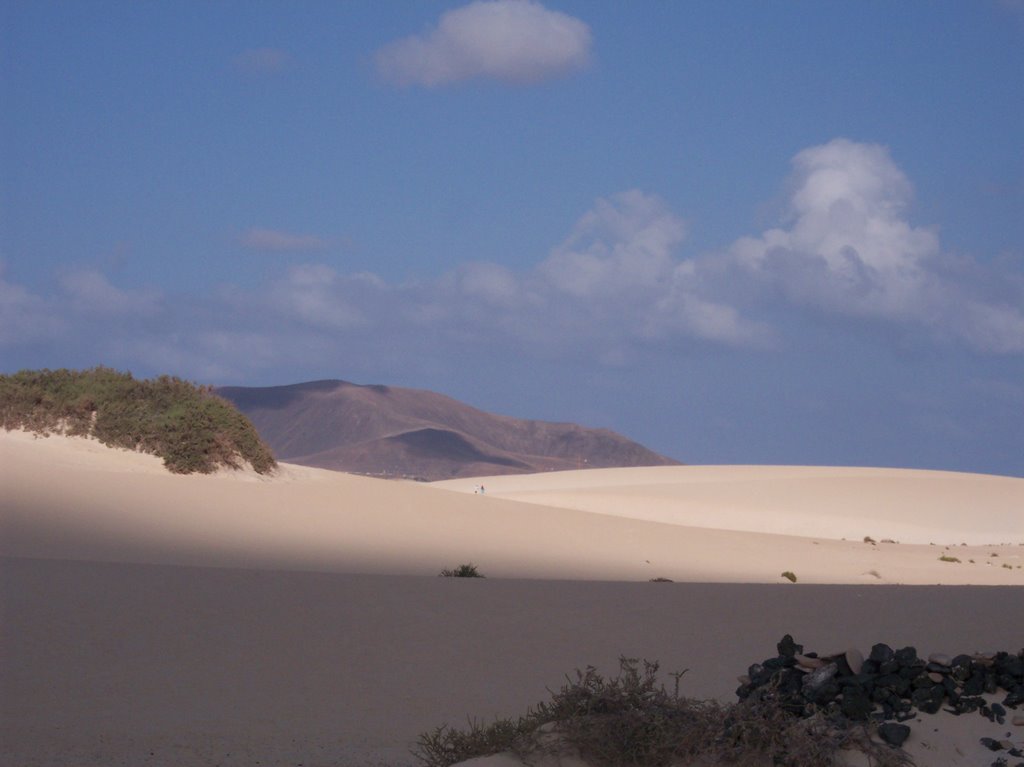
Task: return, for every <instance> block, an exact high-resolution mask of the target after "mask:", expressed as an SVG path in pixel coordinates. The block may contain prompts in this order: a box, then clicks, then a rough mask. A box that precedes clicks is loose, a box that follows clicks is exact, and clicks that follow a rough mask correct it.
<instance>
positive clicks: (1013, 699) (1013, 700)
mask: <svg viewBox="0 0 1024 767" xmlns="http://www.w3.org/2000/svg"><path fill="white" fill-rule="evenodd" d="M1022 703H1024V684H1022V685H1017V686H1016V687H1014V688H1013V689H1012V690H1010V694H1009V695H1007V696H1006V697H1005V698H1004V699H1003V705H1004V706H1009V707H1010V708H1017V706H1019V705H1021V704H1022Z"/></svg>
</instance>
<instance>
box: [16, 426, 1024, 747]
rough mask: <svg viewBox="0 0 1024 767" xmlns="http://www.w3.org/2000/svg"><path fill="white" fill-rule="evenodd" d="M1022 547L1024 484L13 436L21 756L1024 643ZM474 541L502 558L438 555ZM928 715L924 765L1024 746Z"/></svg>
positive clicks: (1020, 737) (271, 738)
mask: <svg viewBox="0 0 1024 767" xmlns="http://www.w3.org/2000/svg"><path fill="white" fill-rule="evenodd" d="M480 484H483V485H484V486H485V488H486V493H485V494H483V495H480V494H478V493H474V492H473V491H474V489H475V487H476V486H477V485H480ZM858 499H859V502H860V503H862V504H863V509H864V513H863V514H861V515H859V514H858ZM864 536H871V537H872V538H873V539H874V540H875V541H876V543H875V544H874V545H872V544H870V543H865V542H863V538H864ZM842 538H847V540H846V541H843V540H842ZM883 539H892V540H897V541H900V543H882V542H881V541H882V540H883ZM933 543H934V544H935V545H930V544H933ZM961 543H963V544H967V545H960V544H961ZM1021 544H1024V480H1021V479H1010V478H1000V477H987V476H980V475H958V474H949V473H940V472H900V471H894V470H870V469H817V468H785V467H666V468H665V469H630V470H601V471H585V472H564V473H558V474H545V475H534V476H529V477H504V478H487V479H482V480H470V481H466V480H460V481H458V482H453V483H437V484H434V485H422V484H416V483H399V482H385V481H380V480H372V479H366V478H361V477H355V476H350V475H345V474H338V473H333V472H327V471H320V470H315V469H306V468H303V467H296V466H285V467H283V468H282V471H281V472H280V473H279V475H278V476H277V477H275V478H273V479H269V480H268V479H263V478H259V477H257V476H255V475H252V474H245V473H231V474H227V473H222V474H218V475H214V476H207V477H196V476H189V477H180V476H172V475H170V474H168V473H167V472H165V471H164V470H163V468H162V466H161V462H160V461H159V460H158V459H156V458H153V457H151V456H142V455H138V454H134V453H129V452H126V451H115V450H110V449H108V448H105V447H103V446H101V445H99V444H97V443H95V442H91V441H88V440H82V439H70V438H64V437H50V438H45V439H40V438H35V437H32V436H30V435H26V434H23V433H6V432H0V557H2V558H0V765H3V767H6V766H7V765H11V766H12V767H13V766H14V765H23V766H24V767H31V766H32V765H83V766H84V765H113V764H118V765H207V764H211V765H212V764H223V765H252V764H262V765H299V764H302V765H305V766H306V767H309V766H311V765H324V766H326V765H349V764H351V765H373V764H389V765H392V764H393V765H402V764H408V763H410V762H411V759H410V757H409V755H408V750H409V748H410V747H411V746H412V745H413V743H414V742H415V739H416V736H417V735H418V734H419V733H420V732H422V731H424V730H427V729H430V728H432V727H435V726H437V725H439V724H441V723H444V722H450V723H453V724H461V723H463V722H465V720H466V718H467V717H468V716H473V717H476V718H480V719H483V720H487V719H489V718H491V717H493V716H496V715H503V716H507V715H514V714H518V713H521V712H522V711H523V710H524V709H525V707H526V706H528V705H530V704H531V703H534V702H536V701H538V700H541V699H544V698H545V697H546V696H547V693H546V688H549V687H551V688H555V687H558V686H559V685H560V683H561V682H562V680H563V677H564V675H565V674H566V673H569V672H571V671H572V670H573V669H575V668H580V667H583V666H586V665H588V664H593V665H597V666H598V667H599V668H601V669H602V670H603V671H607V672H614V671H615V669H616V668H617V658H618V657H619V656H620V655H626V656H632V657H641V658H648V659H652V660H659V661H660V662H661V663H662V666H663V668H664V669H665V670H666V671H669V670H675V669H683V668H689V669H690V671H689V672H688V673H687V674H686V675H685V677H684V691H685V692H686V693H687V694H689V695H693V696H695V697H714V698H719V699H721V700H730V699H731V698H732V696H733V691H734V689H735V687H736V677H737V676H738V675H739V674H742V673H744V671H745V669H746V667H747V666H748V665H749V664H751V663H753V662H755V661H758V660H761V659H763V658H765V657H768V656H770V655H773V654H774V652H775V643H776V642H777V641H778V639H779V638H780V637H781V636H782V635H783V634H785V633H791V634H793V635H794V636H795V637H796V639H797V641H799V642H802V643H803V644H804V645H806V646H807V648H808V649H815V650H818V651H821V652H829V651H840V650H843V649H846V648H847V647H859V648H861V649H862V650H864V651H867V650H868V649H869V648H870V646H871V645H872V644H873V643H875V642H887V643H889V644H891V645H893V646H894V647H898V646H903V645H908V644H911V645H915V646H917V647H918V649H919V650H920V651H921V652H922V653H925V654H927V653H929V652H946V653H959V652H973V651H985V650H1000V649H1005V650H1012V651H1017V650H1019V649H1020V648H1021V646H1024V619H1022V618H1021V616H1024V588H1021V587H1022V586H1024V567H1022V565H1024V545H1021ZM940 556H945V557H948V558H956V559H959V560H960V562H945V561H941V560H940ZM971 560H973V562H972V561H971ZM464 562H473V563H475V564H477V565H478V566H479V568H480V570H481V571H482V572H484V573H485V574H487V575H488V576H489V578H488V579H486V580H470V579H441V578H436V577H433V576H434V575H436V573H437V572H438V571H439V570H440V569H441V568H443V567H452V566H455V565H457V564H460V563H464ZM784 570H788V571H792V572H793V573H795V574H796V575H797V577H798V582H797V583H796V584H791V583H789V582H788V581H786V580H784V579H782V578H781V577H780V574H781V573H782V572H783V571H784ZM654 577H665V578H671V579H673V580H674V581H677V582H676V583H648V580H649V579H650V578H654ZM938 584H942V585H941V586H939V585H938ZM910 724H911V725H912V726H913V728H914V735H913V743H912V748H913V750H914V753H915V755H916V756H917V759H918V764H920V765H922V767H924V765H946V764H950V765H955V764H962V765H975V764H977V765H980V764H986V765H987V764H991V762H992V760H993V758H994V756H995V755H993V754H991V753H990V752H986V751H984V749H981V748H980V747H979V746H978V744H977V739H978V738H979V737H981V736H983V735H985V736H990V737H996V738H1002V737H1005V736H1006V733H1007V732H1008V731H1010V732H1011V735H1012V736H1013V739H1014V740H1016V741H1018V742H1020V741H1024V728H1021V727H1016V728H1014V727H1012V726H1011V725H1009V724H1008V725H1006V726H1004V727H1002V728H999V727H997V726H996V725H991V724H989V723H988V722H987V721H985V720H984V719H981V718H980V717H977V716H971V717H962V718H960V719H954V718H953V717H928V716H925V717H923V721H922V722H921V723H914V722H911V723H910ZM993 728H994V729H993ZM936 730H938V731H936ZM958 749H959V752H958ZM1010 764H1014V761H1013V760H1011V761H1010Z"/></svg>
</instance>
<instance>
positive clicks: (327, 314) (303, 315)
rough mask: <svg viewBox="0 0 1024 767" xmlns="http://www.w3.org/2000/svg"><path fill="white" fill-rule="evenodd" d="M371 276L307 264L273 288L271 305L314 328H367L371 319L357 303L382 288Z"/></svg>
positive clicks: (293, 271) (380, 283)
mask: <svg viewBox="0 0 1024 767" xmlns="http://www.w3.org/2000/svg"><path fill="white" fill-rule="evenodd" d="M382 286H383V283H382V282H381V281H380V280H379V279H378V278H377V277H375V276H373V275H368V274H355V275H347V276H345V275H340V274H338V273H337V272H336V271H334V270H333V269H331V268H330V267H329V266H325V265H323V264H305V265H302V266H297V267H294V268H292V269H290V270H289V271H288V275H287V276H286V278H285V279H284V280H283V281H281V282H278V283H277V284H276V285H274V286H273V287H272V288H271V293H270V297H269V298H270V303H271V305H272V306H273V307H274V308H276V309H277V310H278V311H280V312H282V313H283V314H285V315H286V316H288V317H291V318H292V319H298V320H300V321H302V322H304V323H306V324H309V325H311V326H314V327H320V328H327V329H335V330H347V329H350V328H354V327H358V326H360V325H364V324H366V322H367V317H366V316H365V314H364V313H363V311H362V310H361V309H360V308H359V307H358V306H357V305H356V303H355V300H354V299H358V298H361V297H362V298H365V296H366V293H367V292H369V291H371V290H373V289H376V288H379V287H382Z"/></svg>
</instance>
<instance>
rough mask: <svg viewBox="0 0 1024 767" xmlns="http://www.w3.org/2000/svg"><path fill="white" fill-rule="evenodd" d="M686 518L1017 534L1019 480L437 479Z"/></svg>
mask: <svg viewBox="0 0 1024 767" xmlns="http://www.w3.org/2000/svg"><path fill="white" fill-rule="evenodd" d="M480 485H483V486H484V488H485V489H486V494H487V495H488V496H490V497H492V498H493V497H497V498H506V499H509V500H514V501H521V502H525V503H536V504H540V505H543V506H555V507H558V508H565V509H577V510H579V511H590V512H594V513H597V514H611V515H614V516H621V517H629V518H631V519H643V520H648V521H652V522H664V523H667V524H673V525H683V526H686V527H704V528H716V529H719V530H743V531H747V532H758V533H774V534H778V535H800V536H805V537H822V538H847V539H850V540H857V541H860V540H863V538H864V536H865V535H867V536H871V537H873V538H875V539H876V540H877V539H881V538H890V539H892V540H898V541H900V542H902V543H923V544H927V543H943V544H945V543H955V544H959V543H970V544H985V543H1003V542H1012V543H1022V542H1024V479H1019V478H1014V477H999V476H991V475H985V474H964V473H955V472H948V471H915V470H907V469H900V470H893V469H872V468H846V467H840V468H836V467H828V466H656V467H648V468H629V469H596V470H584V471H563V472H551V473H548V474H530V475H518V476H502V477H485V478H479V479H468V480H467V479H460V480H450V481H447V482H437V483H434V486H435V487H438V488H443V489H447V490H456V491H461V492H474V491H475V489H476V488H477V487H478V486H480Z"/></svg>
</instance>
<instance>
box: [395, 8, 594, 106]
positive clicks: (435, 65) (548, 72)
mask: <svg viewBox="0 0 1024 767" xmlns="http://www.w3.org/2000/svg"><path fill="white" fill-rule="evenodd" d="M590 48H591V34H590V28H589V27H588V26H587V24H585V23H584V22H582V21H580V20H579V19H576V18H573V17H572V16H568V15H566V14H564V13H560V12H558V11H551V10H548V9H547V8H545V7H544V6H543V5H541V4H540V3H538V2H533V0H478V2H473V3H470V4H469V5H466V6H463V7H461V8H457V9H455V10H452V11H448V12H447V13H445V14H443V15H442V16H441V18H440V20H439V21H438V23H437V25H436V26H435V27H433V28H432V29H430V30H428V31H427V32H425V33H424V34H422V35H413V36H411V37H406V38H403V39H401V40H396V41H395V42H392V43H389V44H388V45H385V46H384V47H383V48H381V49H380V50H379V51H378V52H377V55H376V64H377V71H378V72H379V74H380V75H381V76H382V77H383V78H384V79H385V80H387V81H389V82H393V83H396V84H399V85H424V86H428V87H432V86H438V85H446V84H449V83H455V82H459V81H463V80H470V79H474V78H486V79H493V80H499V81H503V82H507V83H535V82H539V81H542V80H548V79H551V78H555V77H561V76H563V75H566V74H569V73H572V72H576V71H579V70H581V69H584V68H585V67H586V66H587V65H588V64H589V62H590V58H591V54H590Z"/></svg>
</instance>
